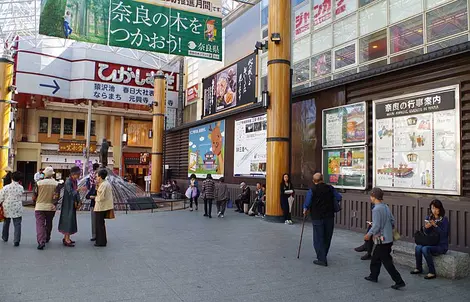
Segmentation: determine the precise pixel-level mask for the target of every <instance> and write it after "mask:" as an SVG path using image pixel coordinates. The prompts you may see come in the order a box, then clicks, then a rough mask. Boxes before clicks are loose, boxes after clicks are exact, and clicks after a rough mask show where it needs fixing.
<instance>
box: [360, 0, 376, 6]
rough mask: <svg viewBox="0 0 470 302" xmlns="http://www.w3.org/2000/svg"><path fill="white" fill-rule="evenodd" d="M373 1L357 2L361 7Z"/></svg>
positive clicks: (361, 0)
mask: <svg viewBox="0 0 470 302" xmlns="http://www.w3.org/2000/svg"><path fill="white" fill-rule="evenodd" d="M374 1H375V0H359V7H363V6H365V5H367V4H369V3H372V2H374Z"/></svg>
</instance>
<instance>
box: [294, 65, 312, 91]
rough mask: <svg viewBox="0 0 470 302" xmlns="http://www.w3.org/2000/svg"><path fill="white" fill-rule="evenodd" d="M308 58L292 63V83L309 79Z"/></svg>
mask: <svg viewBox="0 0 470 302" xmlns="http://www.w3.org/2000/svg"><path fill="white" fill-rule="evenodd" d="M309 62H310V60H305V61H302V62H299V63H297V64H295V65H294V75H293V79H292V81H293V83H292V84H293V85H296V84H300V83H303V82H305V81H308V80H310V71H309V69H310V64H309Z"/></svg>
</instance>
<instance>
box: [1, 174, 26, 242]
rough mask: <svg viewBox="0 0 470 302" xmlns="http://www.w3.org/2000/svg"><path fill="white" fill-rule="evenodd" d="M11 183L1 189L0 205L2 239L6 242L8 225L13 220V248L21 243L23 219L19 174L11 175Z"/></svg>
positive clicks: (22, 190) (21, 187)
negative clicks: (0, 210) (0, 212)
mask: <svg viewBox="0 0 470 302" xmlns="http://www.w3.org/2000/svg"><path fill="white" fill-rule="evenodd" d="M11 178H12V182H11V183H10V184H9V185H6V186H5V187H3V189H2V190H1V191H0V205H2V206H3V214H4V216H5V220H4V221H3V231H2V239H3V241H5V242H8V237H9V235H10V223H11V221H12V220H13V225H14V227H15V234H14V238H13V244H14V246H19V245H20V241H21V221H22V219H23V218H22V217H23V193H24V188H23V186H22V185H20V184H19V181H20V180H21V178H22V175H21V173H20V172H13V173H12V176H11Z"/></svg>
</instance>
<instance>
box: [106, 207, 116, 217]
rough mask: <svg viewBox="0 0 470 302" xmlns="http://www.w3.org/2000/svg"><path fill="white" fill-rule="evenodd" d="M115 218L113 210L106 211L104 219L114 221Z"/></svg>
mask: <svg viewBox="0 0 470 302" xmlns="http://www.w3.org/2000/svg"><path fill="white" fill-rule="evenodd" d="M114 218H116V216H115V215H114V209H111V210H108V211H106V214H104V219H114Z"/></svg>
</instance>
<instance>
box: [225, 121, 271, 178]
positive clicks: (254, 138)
mask: <svg viewBox="0 0 470 302" xmlns="http://www.w3.org/2000/svg"><path fill="white" fill-rule="evenodd" d="M266 129H267V115H266V114H264V115H260V116H255V117H250V118H246V119H243V120H238V121H235V142H234V157H233V158H234V163H233V175H234V176H248V177H265V176H266Z"/></svg>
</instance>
